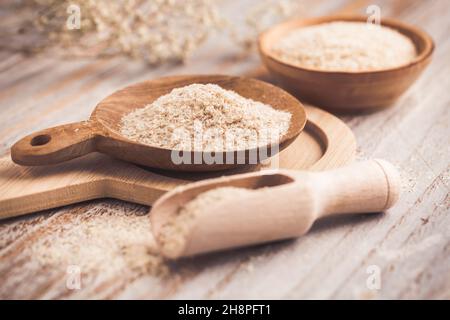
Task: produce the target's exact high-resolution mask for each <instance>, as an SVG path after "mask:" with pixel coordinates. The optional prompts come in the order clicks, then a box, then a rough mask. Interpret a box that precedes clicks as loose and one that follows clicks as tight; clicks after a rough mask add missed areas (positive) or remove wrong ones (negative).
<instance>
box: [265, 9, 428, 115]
mask: <svg viewBox="0 0 450 320" xmlns="http://www.w3.org/2000/svg"><path fill="white" fill-rule="evenodd" d="M335 21H352V22H366V21H367V17H366V16H341V15H335V16H325V17H318V18H312V19H306V20H300V19H295V20H290V21H287V22H284V23H281V24H279V25H276V26H274V27H272V28H270V29H269V30H267V31H265V32H264V33H262V34H261V35H260V36H259V41H258V44H259V52H260V56H261V59H262V61H263V62H264V64H265V65H266V67H267V69H268V70H269V71H270V73H271V74H272V75H273V76H274V77H275V78H276V80H277V81H278V82H279V83H280V84H281V86H282V87H283V88H285V89H286V90H288V91H289V92H291V93H293V94H294V95H296V96H297V97H299V98H301V99H303V100H304V101H307V102H311V103H313V104H316V105H318V106H320V107H324V108H328V109H331V110H338V111H359V110H370V109H372V110H373V109H379V108H384V107H387V106H390V105H392V104H393V103H394V102H395V101H396V99H397V98H398V97H400V95H401V94H402V93H403V92H405V91H406V90H407V89H408V88H409V87H410V86H411V85H412V84H413V83H414V81H415V80H416V79H417V78H418V77H419V75H420V74H421V73H422V71H423V70H424V69H425V67H426V66H427V65H428V64H429V63H430V61H431V56H432V53H433V50H434V43H433V40H432V39H431V37H430V36H429V35H428V34H427V33H425V32H424V31H422V30H420V29H418V28H416V27H414V26H411V25H408V24H405V23H403V22H400V21H398V20H395V19H382V21H381V25H383V26H387V27H390V28H392V29H395V30H397V31H398V32H400V33H401V34H403V35H405V36H407V37H408V38H410V39H411V40H412V42H413V43H414V45H415V47H416V51H417V56H416V57H415V59H414V60H413V61H411V62H410V63H409V64H407V65H403V66H399V67H396V68H390V69H384V70H377V71H361V72H351V71H349V72H342V71H324V70H319V69H308V68H303V67H300V66H298V65H295V64H291V63H288V62H285V61H282V60H280V59H279V58H278V57H277V55H276V53H275V52H273V49H272V48H273V45H274V44H275V43H276V42H277V41H279V39H280V38H282V37H283V36H285V35H287V34H288V33H289V32H291V31H292V30H295V29H298V28H303V27H307V26H312V25H317V24H322V23H328V22H335Z"/></svg>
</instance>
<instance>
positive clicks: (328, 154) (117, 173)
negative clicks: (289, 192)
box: [0, 107, 356, 219]
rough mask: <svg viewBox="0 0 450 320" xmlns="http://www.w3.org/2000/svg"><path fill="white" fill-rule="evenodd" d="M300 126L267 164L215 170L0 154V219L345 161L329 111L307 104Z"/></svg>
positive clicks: (345, 131)
mask: <svg viewBox="0 0 450 320" xmlns="http://www.w3.org/2000/svg"><path fill="white" fill-rule="evenodd" d="M306 110H307V116H308V122H307V124H306V127H305V130H304V131H303V132H302V133H301V134H300V136H299V137H298V138H297V139H296V140H295V141H294V142H293V143H292V144H291V145H290V146H289V147H288V148H286V149H285V150H283V151H282V152H281V153H280V154H279V157H278V156H277V157H275V158H274V160H273V162H272V164H264V165H259V166H253V167H248V166H246V167H244V168H242V169H233V170H229V171H223V172H215V173H177V172H164V171H157V170H150V169H146V168H143V167H139V166H136V165H133V164H130V163H126V162H123V161H120V160H117V159H113V158H111V157H109V156H106V155H103V154H99V153H94V154H90V155H87V156H85V157H83V158H79V159H74V160H71V161H68V162H65V163H62V164H57V165H51V166H41V167H23V166H19V165H16V164H15V163H13V162H12V161H11V159H10V157H9V156H7V157H4V158H1V159H0V219H3V218H8V217H13V216H19V215H23V214H26V213H31V212H36V211H40V210H44V209H50V208H55V207H59V206H63V205H67V204H72V203H77V202H82V201H86V200H91V199H97V198H115V199H120V200H125V201H130V202H136V203H140V204H145V205H152V203H153V202H154V201H155V200H156V199H157V198H159V197H160V196H161V195H162V194H164V193H165V192H166V191H169V190H171V189H173V188H175V187H176V186H178V185H182V184H186V183H189V181H194V180H199V179H206V178H211V177H217V176H220V175H224V174H237V173H243V172H248V171H255V170H263V169H266V168H273V167H274V166H275V167H281V168H287V169H298V170H302V169H308V170H325V169H331V168H336V167H339V166H342V165H345V164H348V163H349V162H351V161H352V160H353V158H354V155H355V150H356V142H355V137H354V135H353V133H352V131H351V130H350V129H349V128H348V127H347V126H346V125H345V124H344V123H343V122H342V121H340V120H339V119H338V118H336V117H335V116H333V115H331V114H329V113H327V112H325V111H323V110H320V109H317V108H314V107H307V108H306Z"/></svg>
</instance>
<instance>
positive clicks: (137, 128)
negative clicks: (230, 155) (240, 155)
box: [120, 84, 291, 151]
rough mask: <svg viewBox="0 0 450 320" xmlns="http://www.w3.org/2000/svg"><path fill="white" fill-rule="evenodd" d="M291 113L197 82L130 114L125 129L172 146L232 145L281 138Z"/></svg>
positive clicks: (205, 147) (212, 147) (245, 145)
mask: <svg viewBox="0 0 450 320" xmlns="http://www.w3.org/2000/svg"><path fill="white" fill-rule="evenodd" d="M290 119H291V114H290V113H289V112H284V111H279V110H275V109H274V108H272V107H271V106H270V105H267V104H264V103H261V102H258V101H254V100H252V99H247V98H244V97H242V96H241V95H239V94H237V93H236V92H234V91H231V90H225V89H223V88H221V87H220V86H218V85H215V84H192V85H188V86H185V87H181V88H176V89H173V90H172V91H171V92H170V93H168V94H166V95H163V96H161V97H159V98H158V99H156V100H155V101H153V102H152V103H151V104H149V105H147V106H146V107H144V108H141V109H136V110H134V111H133V112H131V113H129V114H127V115H125V116H124V117H123V118H122V119H121V126H120V132H121V134H122V135H123V136H125V137H127V138H128V139H130V140H134V141H138V142H141V143H144V144H148V145H152V146H156V147H161V148H167V149H172V150H186V151H191V150H195V151H233V150H243V149H252V148H255V147H258V146H265V145H268V144H272V143H277V142H278V141H279V139H280V138H281V137H282V136H283V135H284V134H285V133H286V132H287V130H288V128H289V124H290ZM230 137H232V138H230ZM198 141H199V142H198Z"/></svg>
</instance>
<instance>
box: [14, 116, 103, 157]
mask: <svg viewBox="0 0 450 320" xmlns="http://www.w3.org/2000/svg"><path fill="white" fill-rule="evenodd" d="M97 136H98V134H97V130H96V129H95V126H94V125H93V124H92V123H91V122H89V121H82V122H76V123H71V124H65V125H61V126H57V127H53V128H48V129H44V130H41V131H38V132H35V133H32V134H30V135H28V136H26V137H24V138H22V139H20V140H19V141H17V142H16V143H15V144H14V145H13V146H12V147H11V158H12V160H13V161H14V162H15V163H17V164H20V165H25V166H40V165H48V164H55V163H60V162H63V161H67V160H70V159H74V158H78V157H81V156H83V155H85V154H88V153H90V152H93V151H95V138H96V137H97Z"/></svg>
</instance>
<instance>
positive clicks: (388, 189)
mask: <svg viewBox="0 0 450 320" xmlns="http://www.w3.org/2000/svg"><path fill="white" fill-rule="evenodd" d="M314 175H317V176H316V177H315V179H313V181H314V186H315V188H314V189H315V192H316V195H317V196H318V199H317V200H318V203H319V211H318V215H319V216H327V215H334V214H340V213H363V212H368V213H369V212H380V211H383V210H386V209H388V208H390V207H391V206H393V205H394V203H395V202H396V201H397V199H398V197H399V193H400V177H399V174H398V172H397V169H396V168H395V167H394V166H393V165H392V164H390V163H389V162H387V161H384V160H378V159H376V160H369V161H364V162H359V163H355V164H352V165H351V166H347V167H344V168H340V169H336V170H331V171H324V172H319V173H314Z"/></svg>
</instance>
